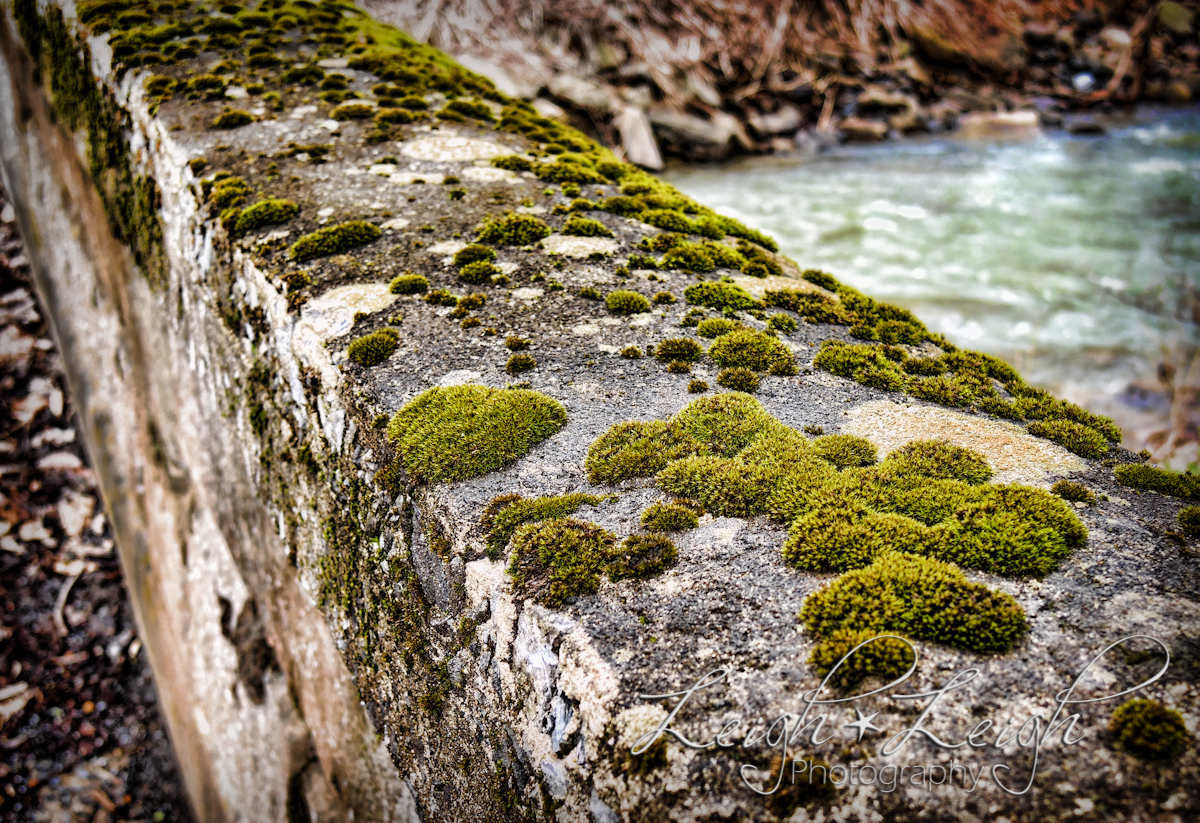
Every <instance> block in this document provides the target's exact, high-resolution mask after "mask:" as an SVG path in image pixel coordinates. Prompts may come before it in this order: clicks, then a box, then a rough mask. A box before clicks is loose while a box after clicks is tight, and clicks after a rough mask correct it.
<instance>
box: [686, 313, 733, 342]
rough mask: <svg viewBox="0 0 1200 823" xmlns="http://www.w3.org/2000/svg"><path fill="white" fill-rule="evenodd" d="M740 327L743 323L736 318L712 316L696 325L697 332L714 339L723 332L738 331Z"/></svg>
mask: <svg viewBox="0 0 1200 823" xmlns="http://www.w3.org/2000/svg"><path fill="white" fill-rule="evenodd" d="M740 328H742V324H741V323H739V322H737V321H736V320H728V319H726V318H724V317H710V318H709V319H707V320H701V321H700V324H699V325H698V326H696V334H698V335H700V336H701V337H704V338H707V339H709V340H713V339H716V338H718V337H720V336H721V335H723V334H729V333H730V332H731V331H737V330H738V329H740Z"/></svg>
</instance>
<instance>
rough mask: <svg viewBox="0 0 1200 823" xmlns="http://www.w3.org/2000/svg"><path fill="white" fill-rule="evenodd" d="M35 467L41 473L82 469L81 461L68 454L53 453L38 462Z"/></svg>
mask: <svg viewBox="0 0 1200 823" xmlns="http://www.w3.org/2000/svg"><path fill="white" fill-rule="evenodd" d="M37 467H38V468H39V469H42V470H43V471H69V470H71V469H82V468H83V461H82V460H80V459H79V458H78V457H76V456H75V455H73V454H71V453H70V452H54V453H53V454H48V455H46V456H45V457H43V458H42V459H41V460H39V461H38V462H37Z"/></svg>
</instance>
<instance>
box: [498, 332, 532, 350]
mask: <svg viewBox="0 0 1200 823" xmlns="http://www.w3.org/2000/svg"><path fill="white" fill-rule="evenodd" d="M504 348H506V349H508V350H509V351H525V350H526V349H528V348H529V341H528V340H526V339H525V338H524V337H517V336H516V335H515V334H514V335H509V336H508V337H506V338H504Z"/></svg>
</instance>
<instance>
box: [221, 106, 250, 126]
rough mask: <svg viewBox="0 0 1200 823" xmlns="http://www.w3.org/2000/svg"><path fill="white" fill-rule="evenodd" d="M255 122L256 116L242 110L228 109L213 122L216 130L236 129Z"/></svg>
mask: <svg viewBox="0 0 1200 823" xmlns="http://www.w3.org/2000/svg"><path fill="white" fill-rule="evenodd" d="M253 122H254V115H253V114H251V113H250V112H248V111H242V110H241V109H226V110H225V111H223V112H221V113H220V114H218V115H217V118H216V119H215V120H213V122H212V127H213V128H214V129H236V128H238V127H239V126H245V125H248V124H250V123H253Z"/></svg>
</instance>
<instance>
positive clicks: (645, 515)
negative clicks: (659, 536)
mask: <svg viewBox="0 0 1200 823" xmlns="http://www.w3.org/2000/svg"><path fill="white" fill-rule="evenodd" d="M642 525H643V526H644V527H645V528H646V529H647V530H648V531H652V532H681V531H684V530H686V529H694V528H696V526H698V525H700V518H699V517H697V515H696V513H695V512H694V511H692V510H691V509H689V508H688V507H687V506H680V505H678V504H676V503H655V504H654V505H652V506H651V507H650V508H648V509H646V510H645V511H644V512H642Z"/></svg>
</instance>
